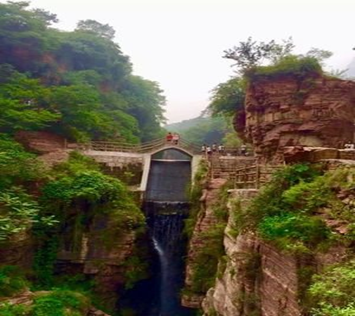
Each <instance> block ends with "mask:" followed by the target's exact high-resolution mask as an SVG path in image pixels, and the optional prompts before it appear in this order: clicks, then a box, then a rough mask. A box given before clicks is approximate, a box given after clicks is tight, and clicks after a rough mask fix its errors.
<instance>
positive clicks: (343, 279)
mask: <svg viewBox="0 0 355 316" xmlns="http://www.w3.org/2000/svg"><path fill="white" fill-rule="evenodd" d="M312 281H313V284H312V285H311V286H310V288H309V291H308V294H309V299H310V300H311V302H312V305H313V306H314V308H313V310H312V315H314V316H320V315H324V316H328V315H329V316H333V315H336V316H343V315H344V316H351V315H355V306H354V305H355V302H354V296H355V289H354V286H353V285H354V281H355V261H354V260H352V261H350V262H348V263H345V264H344V263H341V264H338V265H335V266H332V267H329V268H328V269H326V271H325V272H324V273H321V274H319V275H315V276H314V277H313V280H312Z"/></svg>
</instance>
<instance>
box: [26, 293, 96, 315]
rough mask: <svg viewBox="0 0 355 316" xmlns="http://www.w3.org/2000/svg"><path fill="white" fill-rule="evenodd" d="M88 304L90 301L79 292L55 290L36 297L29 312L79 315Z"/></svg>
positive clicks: (35, 313) (34, 313) (33, 313)
mask: <svg viewBox="0 0 355 316" xmlns="http://www.w3.org/2000/svg"><path fill="white" fill-rule="evenodd" d="M89 305H90V302H89V301H88V300H87V299H86V298H85V297H84V296H82V295H81V294H78V293H75V292H71V291H66V290H56V291H54V292H52V293H50V294H47V295H43V296H40V297H38V298H36V299H35V300H34V305H33V310H32V313H31V314H32V315H33V316H67V315H72V316H80V315H82V312H83V311H84V310H85V309H86V308H87V307H88V306H89Z"/></svg>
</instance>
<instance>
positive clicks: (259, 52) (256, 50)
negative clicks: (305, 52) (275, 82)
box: [223, 37, 294, 74]
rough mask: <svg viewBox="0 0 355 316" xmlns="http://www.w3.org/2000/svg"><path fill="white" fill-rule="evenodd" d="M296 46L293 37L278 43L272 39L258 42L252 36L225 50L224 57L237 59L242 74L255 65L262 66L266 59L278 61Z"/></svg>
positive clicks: (236, 64)
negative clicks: (266, 41)
mask: <svg viewBox="0 0 355 316" xmlns="http://www.w3.org/2000/svg"><path fill="white" fill-rule="evenodd" d="M293 48H294V44H293V42H292V38H289V39H287V40H283V41H282V43H281V44H280V43H277V42H276V41H274V40H271V41H270V42H268V43H265V42H259V43H258V42H256V41H254V40H253V39H252V38H251V37H249V38H248V39H247V41H245V42H240V43H239V45H238V46H234V47H233V48H232V49H227V50H225V51H224V56H223V57H224V58H227V59H232V60H233V61H235V66H236V67H237V71H239V72H241V73H242V74H243V73H245V72H246V71H248V70H249V69H252V68H254V67H257V66H260V65H261V64H262V63H263V62H264V61H271V62H272V63H275V62H277V61H278V60H280V59H281V58H283V57H285V56H287V55H290V54H291V52H292V50H293Z"/></svg>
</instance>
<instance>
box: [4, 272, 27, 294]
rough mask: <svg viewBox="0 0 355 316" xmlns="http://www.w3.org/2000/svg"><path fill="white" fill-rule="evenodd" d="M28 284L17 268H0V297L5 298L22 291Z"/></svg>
mask: <svg viewBox="0 0 355 316" xmlns="http://www.w3.org/2000/svg"><path fill="white" fill-rule="evenodd" d="M27 286H28V282H27V280H26V278H25V277H24V275H23V272H22V271H21V269H20V268H19V267H17V266H2V267H0V297H7V296H12V295H14V294H17V293H19V292H21V291H23V290H24V289H25V288H26V287H27Z"/></svg>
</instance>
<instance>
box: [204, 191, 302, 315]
mask: <svg viewBox="0 0 355 316" xmlns="http://www.w3.org/2000/svg"><path fill="white" fill-rule="evenodd" d="M256 194H257V190H253V189H249V190H245V189H244V190H235V191H234V192H233V198H238V199H240V200H241V205H242V207H246V206H247V205H248V203H249V201H250V199H252V198H253V197H254V196H255V195H256ZM233 222H234V218H233V214H232V213H231V214H230V216H229V221H228V225H227V227H226V229H225V237H224V247H225V251H226V255H227V260H226V261H227V264H226V268H225V271H224V273H223V275H222V276H221V277H220V278H217V279H216V284H215V286H214V287H213V288H211V289H210V290H209V291H208V293H207V296H206V298H205V299H204V301H203V303H202V307H203V310H204V313H205V314H204V315H206V316H210V315H215V314H214V313H217V315H222V316H250V315H253V313H255V315H263V316H279V315H288V316H299V315H301V309H300V306H299V305H298V299H297V284H298V280H297V268H298V265H299V263H298V260H297V259H296V258H294V257H292V256H287V255H285V254H282V253H280V251H278V250H277V249H275V248H274V247H272V246H270V245H267V244H265V243H264V242H262V241H260V240H259V239H257V238H256V237H255V236H254V235H253V234H251V233H248V234H239V235H238V236H236V237H234V236H233V234H231V233H230V232H232V231H233Z"/></svg>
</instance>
